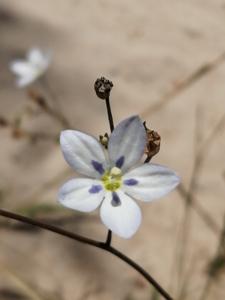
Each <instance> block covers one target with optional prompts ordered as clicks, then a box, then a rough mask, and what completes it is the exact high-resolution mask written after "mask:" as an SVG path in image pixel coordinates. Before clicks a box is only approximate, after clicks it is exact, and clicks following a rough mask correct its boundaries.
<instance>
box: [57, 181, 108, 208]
mask: <svg viewBox="0 0 225 300" xmlns="http://www.w3.org/2000/svg"><path fill="white" fill-rule="evenodd" d="M104 194H105V191H104V188H103V186H102V183H101V181H98V180H93V179H88V178H76V179H71V180H69V181H68V182H66V183H65V184H64V185H63V186H62V187H61V189H60V191H59V194H58V200H59V202H60V203H61V204H62V205H63V206H66V207H68V208H71V209H74V210H78V211H82V212H91V211H93V210H95V209H96V208H97V207H98V206H99V205H100V203H101V201H102V200H103V198H104Z"/></svg>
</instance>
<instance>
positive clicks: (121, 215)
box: [100, 191, 141, 238]
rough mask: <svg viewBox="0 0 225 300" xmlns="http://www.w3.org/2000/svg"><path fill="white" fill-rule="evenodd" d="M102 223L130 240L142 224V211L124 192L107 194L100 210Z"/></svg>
mask: <svg viewBox="0 0 225 300" xmlns="http://www.w3.org/2000/svg"><path fill="white" fill-rule="evenodd" d="M100 216H101V220H102V222H103V223H104V224H105V226H106V227H107V228H109V229H110V230H112V232H113V233H115V234H117V235H118V236H120V237H122V238H130V237H131V236H132V235H134V234H135V232H136V231H137V229H138V227H139V226H140V224H141V210H140V208H139V206H138V205H137V204H136V202H135V201H134V200H132V199H131V198H130V197H129V196H127V195H126V194H124V193H123V192H122V191H118V192H114V193H109V192H108V193H106V196H105V199H104V200H103V203H102V205H101V208H100Z"/></svg>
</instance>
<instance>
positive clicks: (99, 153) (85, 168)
mask: <svg viewBox="0 0 225 300" xmlns="http://www.w3.org/2000/svg"><path fill="white" fill-rule="evenodd" d="M60 143H61V148H62V152H63V155H64V157H65V160H66V161H67V162H68V164H69V165H70V166H71V167H72V168H73V169H74V170H75V171H77V172H78V173H79V174H82V175H85V176H87V178H75V179H71V180H69V181H68V182H66V183H65V184H64V185H63V186H62V187H61V189H60V191H59V195H58V199H59V202H60V203H61V204H62V205H64V206H66V207H68V208H71V209H75V210H78V211H82V212H91V211H93V210H95V209H96V208H97V207H98V206H100V205H101V207H100V217H101V220H102V222H103V223H104V224H105V226H106V227H108V228H109V229H110V230H112V232H114V233H115V234H117V235H119V236H120V237H123V238H130V237H131V236H132V235H133V234H134V233H135V232H136V231H137V229H138V227H139V225H140V223H141V210H140V208H139V206H138V205H137V204H136V202H135V200H142V201H146V202H148V201H152V200H154V199H158V198H160V197H162V196H165V195H166V194H167V193H168V192H170V191H171V190H172V189H174V188H175V187H176V186H177V184H178V183H179V177H178V176H177V175H176V174H175V173H174V172H173V171H171V170H170V169H168V168H166V167H164V166H161V165H157V164H144V163H141V162H140V160H141V157H142V156H143V154H144V150H145V146H146V132H145V128H144V126H143V124H142V122H141V120H140V118H139V117H138V116H132V117H130V118H128V119H125V120H123V121H122V122H121V123H119V124H118V125H117V126H116V128H115V129H114V131H113V132H112V134H111V136H110V138H109V142H108V151H106V150H105V149H104V147H103V146H102V145H101V144H100V143H99V142H98V141H97V140H96V139H95V138H94V137H92V136H90V135H87V134H85V133H82V132H80V131H74V130H65V131H62V133H61V137H60Z"/></svg>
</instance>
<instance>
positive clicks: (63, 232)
mask: <svg viewBox="0 0 225 300" xmlns="http://www.w3.org/2000/svg"><path fill="white" fill-rule="evenodd" d="M0 215H1V216H3V217H6V218H10V219H14V220H17V221H20V222H23V223H27V224H30V225H33V226H37V227H39V228H42V229H45V230H48V231H51V232H54V233H57V234H59V235H62V236H64V237H67V238H70V239H72V240H75V241H77V242H80V243H82V244H86V245H90V246H93V247H96V248H99V249H102V250H104V251H106V252H109V253H111V254H112V255H114V256H116V257H118V258H119V259H121V260H122V261H124V262H126V263H127V264H128V265H130V266H131V267H133V268H134V269H135V270H136V271H137V272H139V273H140V274H141V275H142V276H143V277H144V278H145V279H146V280H147V281H148V282H149V283H151V284H152V285H153V286H154V287H155V288H156V289H157V291H158V292H159V293H160V294H161V295H162V296H163V297H164V298H165V299H167V300H173V298H172V297H171V296H170V295H169V294H168V293H167V292H166V291H165V290H164V289H163V288H162V287H161V286H160V285H159V283H158V282H157V281H156V280H155V279H154V278H153V277H152V276H151V275H150V274H149V273H147V272H146V271H145V270H144V269H143V268H142V267H141V266H139V265H138V264H137V263H135V262H134V261H133V260H131V259H130V258H129V257H127V256H126V255H124V254H123V253H121V252H120V251H118V250H117V249H115V248H113V247H112V246H110V245H107V244H106V243H105V242H104V243H103V242H100V241H96V240H93V239H89V238H87V237H84V236H81V235H78V234H75V233H73V232H70V231H67V230H64V229H62V228H59V227H56V226H53V225H50V224H47V223H44V222H41V221H38V220H35V219H31V218H28V217H25V216H22V215H18V214H15V213H12V212H9V211H6V210H3V209H0Z"/></svg>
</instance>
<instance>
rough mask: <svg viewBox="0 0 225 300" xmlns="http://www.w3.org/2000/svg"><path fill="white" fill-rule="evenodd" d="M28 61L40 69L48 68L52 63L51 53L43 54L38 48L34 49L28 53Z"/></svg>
mask: <svg viewBox="0 0 225 300" xmlns="http://www.w3.org/2000/svg"><path fill="white" fill-rule="evenodd" d="M27 59H28V61H29V62H30V63H31V64H32V65H34V66H36V67H39V68H40V69H42V68H44V69H45V68H47V66H48V65H49V63H50V60H51V55H50V53H49V52H43V51H41V50H40V49H38V48H33V49H31V50H30V51H29V52H28V55H27Z"/></svg>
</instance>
